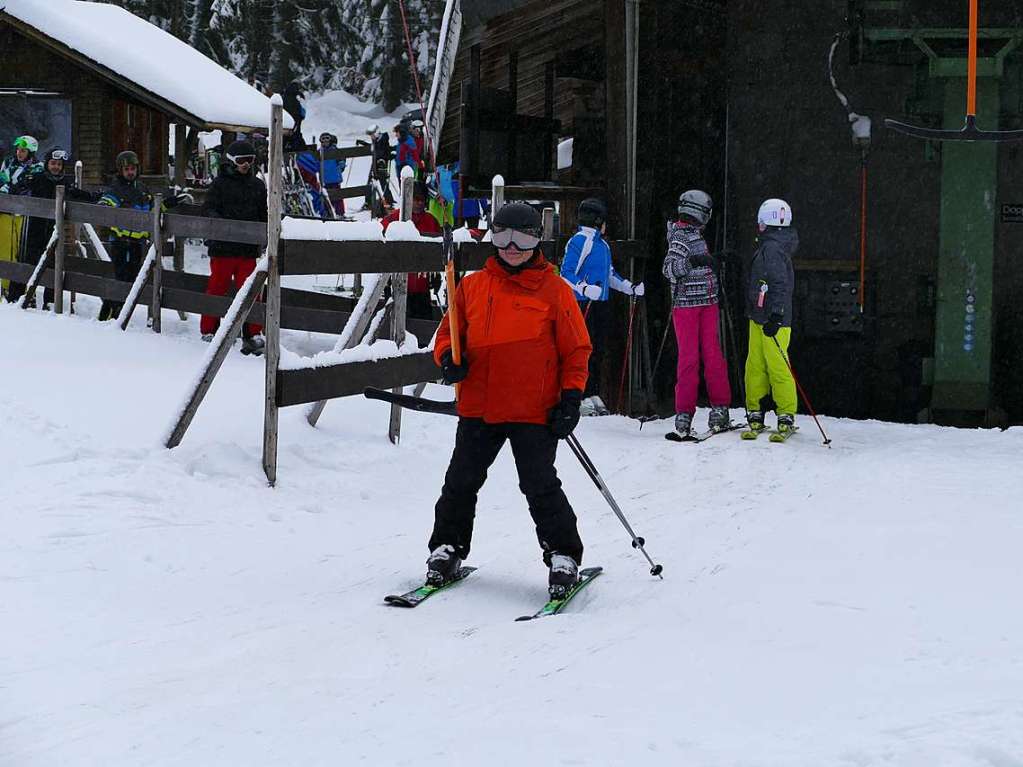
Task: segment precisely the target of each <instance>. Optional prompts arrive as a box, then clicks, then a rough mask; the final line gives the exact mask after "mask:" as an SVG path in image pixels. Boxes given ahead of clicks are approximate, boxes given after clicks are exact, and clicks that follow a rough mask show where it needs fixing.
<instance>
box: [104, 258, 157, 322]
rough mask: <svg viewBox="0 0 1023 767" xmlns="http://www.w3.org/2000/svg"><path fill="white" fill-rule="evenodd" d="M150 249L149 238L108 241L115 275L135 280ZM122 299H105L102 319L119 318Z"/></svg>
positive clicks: (122, 279)
mask: <svg viewBox="0 0 1023 767" xmlns="http://www.w3.org/2000/svg"><path fill="white" fill-rule="evenodd" d="M148 250H149V241H148V240H141V239H138V240H130V239H117V240H113V241H112V242H108V243H107V252H108V253H109V254H110V261H111V262H112V264H113V267H114V277H115V278H116V279H118V280H120V281H121V282H135V278H136V277H138V276H139V270H140V269H141V268H142V262H143V261H145V260H146V252H147V251H148ZM122 305H123V304H122V303H121V302H120V301H111V300H110V299H104V301H103V305H102V306H101V307H100V310H99V318H100V320H113V319H117V315H119V314H120V313H121V306H122Z"/></svg>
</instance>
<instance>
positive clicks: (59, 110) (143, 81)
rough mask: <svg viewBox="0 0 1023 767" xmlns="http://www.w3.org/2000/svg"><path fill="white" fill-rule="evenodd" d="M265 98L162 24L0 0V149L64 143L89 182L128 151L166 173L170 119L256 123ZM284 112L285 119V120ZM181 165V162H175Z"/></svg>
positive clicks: (148, 168) (100, 9)
mask: <svg viewBox="0 0 1023 767" xmlns="http://www.w3.org/2000/svg"><path fill="white" fill-rule="evenodd" d="M269 114H270V102H269V99H268V98H267V97H266V96H264V95H263V94H261V93H259V91H257V90H256V89H254V88H252V87H251V86H249V85H247V84H246V83H244V82H243V81H241V80H239V79H238V78H237V77H235V76H234V75H232V74H231V73H230V72H228V71H227V70H225V69H223V68H222V67H220V66H219V65H217V64H216V63H215V62H213V61H211V60H210V59H208V58H206V57H205V56H203V55H202V54H201V53H199V52H198V51H195V50H193V49H192V48H190V47H189V46H188V45H186V44H185V43H184V42H182V41H180V40H178V39H177V38H175V37H173V36H172V35H170V34H169V33H167V32H164V31H163V30H162V29H160V28H158V27H155V26H153V25H152V24H149V23H148V22H147V21H144V20H143V19H140V18H138V17H136V16H133V15H132V14H131V13H129V12H127V11H125V10H124V9H122V8H119V7H117V6H113V5H107V4H101V3H92V2H77V1H75V0H47V1H46V2H39V0H6V1H5V2H4V3H3V4H2V5H0V147H2V149H3V150H4V151H6V150H8V149H9V148H10V142H11V140H12V139H13V138H15V137H16V136H18V135H21V134H29V135H33V136H35V137H36V138H37V139H39V142H40V150H46V149H48V148H50V147H52V146H61V147H63V148H67V149H70V150H71V151H72V153H73V156H74V158H75V159H78V160H82V162H83V165H84V172H85V181H86V182H87V183H99V182H100V181H101V180H102V179H103V177H104V176H105V175H106V174H108V173H110V172H112V171H113V170H114V158H115V157H116V156H117V154H118V153H119V152H121V151H123V150H125V149H132V150H134V151H135V152H136V153H137V154H138V155H139V159H140V162H141V164H142V173H143V175H146V176H166V174H167V172H168V163H169V159H168V146H169V137H170V136H169V133H170V130H171V127H170V126H171V125H172V124H173V125H174V126H175V130H176V131H177V135H176V137H177V138H178V139H179V140H178V141H177V146H178V147H181V148H182V149H183V148H184V146H185V145H186V141H185V136H186V134H185V131H186V129H187V128H191V129H193V131H200V130H203V131H208V130H215V129H225V130H241V131H247V130H253V129H259V128H265V126H266V125H267V124H268V122H269ZM288 119H289V120H290V118H288ZM178 167H180V168H182V169H183V167H184V164H183V163H178Z"/></svg>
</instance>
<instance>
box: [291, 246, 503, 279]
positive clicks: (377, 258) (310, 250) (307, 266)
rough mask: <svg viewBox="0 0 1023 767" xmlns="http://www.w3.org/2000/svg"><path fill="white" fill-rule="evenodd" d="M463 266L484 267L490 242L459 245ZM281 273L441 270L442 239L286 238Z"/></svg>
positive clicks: (364, 272) (466, 268) (366, 272)
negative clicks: (338, 240)
mask: <svg viewBox="0 0 1023 767" xmlns="http://www.w3.org/2000/svg"><path fill="white" fill-rule="evenodd" d="M455 247H457V248H458V249H459V254H460V256H461V258H462V264H463V267H462V268H463V269H465V270H468V271H475V270H478V269H482V268H483V265H484V264H485V263H486V261H487V259H488V258H489V257H490V256H491V255H492V254H493V252H494V248H493V246H491V245H489V244H487V243H476V242H474V243H461V244H459V245H456V246H455ZM281 249H282V254H281V274H288V275H296V274H378V273H381V272H440V271H443V269H444V249H443V246H442V244H441V241H440V240H439V239H438V240H433V241H423V242H397V243H395V242H390V243H388V242H368V241H361V240H360V241H356V240H350V241H347V242H329V241H323V240H283V241H282V242H281Z"/></svg>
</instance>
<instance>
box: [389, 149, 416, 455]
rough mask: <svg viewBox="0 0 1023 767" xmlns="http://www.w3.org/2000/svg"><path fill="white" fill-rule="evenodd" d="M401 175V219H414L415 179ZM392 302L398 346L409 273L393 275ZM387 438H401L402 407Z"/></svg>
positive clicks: (397, 408) (402, 336)
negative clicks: (413, 197)
mask: <svg viewBox="0 0 1023 767" xmlns="http://www.w3.org/2000/svg"><path fill="white" fill-rule="evenodd" d="M406 170H407V172H404V171H403V173H402V176H401V220H402V221H405V222H407V221H411V220H412V196H413V187H414V185H415V179H414V178H413V176H412V171H411V169H406ZM391 302H392V306H393V312H392V315H391V328H390V330H391V340H392V341H394V342H395V343H396V344H397V345H398V348H399V349H401V347H402V346H403V345H404V344H405V321H406V319H407V316H408V275H407V274H405V273H403V272H400V273H397V274H392V275H391ZM394 393H395V394H401V393H403V392H402V389H400V388H398V389H395V390H394ZM387 438H388V439H389V440H390V441H391V444H392V445H397V444H398V441H399V440H400V439H401V407H400V406H399V405H394V404H392V405H391V418H390V422H389V424H388V427H387Z"/></svg>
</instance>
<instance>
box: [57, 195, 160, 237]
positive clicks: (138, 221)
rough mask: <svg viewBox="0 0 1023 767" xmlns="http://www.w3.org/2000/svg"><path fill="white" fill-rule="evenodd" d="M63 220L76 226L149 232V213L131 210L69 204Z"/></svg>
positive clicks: (77, 203)
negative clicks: (114, 227) (111, 227)
mask: <svg viewBox="0 0 1023 767" xmlns="http://www.w3.org/2000/svg"><path fill="white" fill-rule="evenodd" d="M65 218H66V219H67V220H68V221H73V222H75V223H78V224H86V223H87V224H92V225H93V226H116V227H118V228H120V229H127V230H129V231H132V232H145V231H148V230H149V224H150V220H149V213H147V212H146V211H144V210H132V209H131V208H112V207H110V206H109V205H92V204H90V203H87V202H69V203H68V204H67V212H66V213H65Z"/></svg>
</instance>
